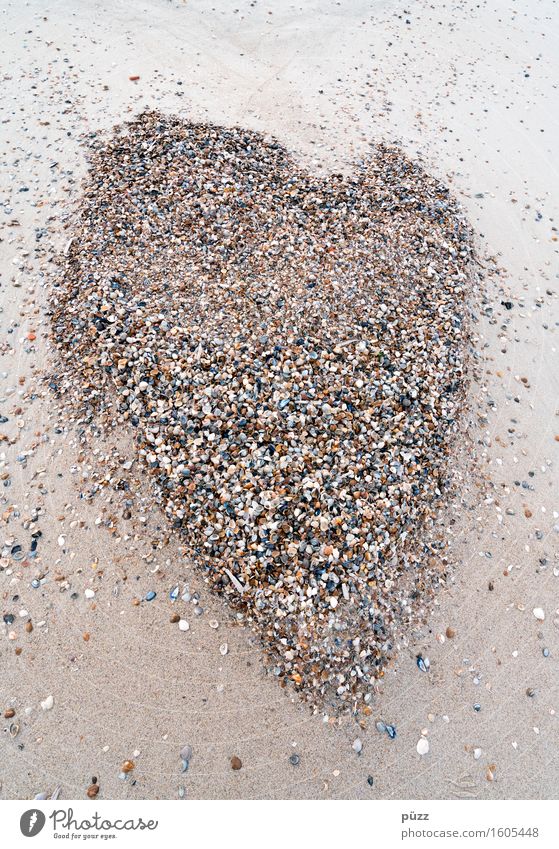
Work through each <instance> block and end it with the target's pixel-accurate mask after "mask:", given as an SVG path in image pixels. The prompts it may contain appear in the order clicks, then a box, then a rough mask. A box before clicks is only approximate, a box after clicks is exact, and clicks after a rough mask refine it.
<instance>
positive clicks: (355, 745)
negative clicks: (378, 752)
mask: <svg viewBox="0 0 559 849" xmlns="http://www.w3.org/2000/svg"><path fill="white" fill-rule="evenodd" d="M351 748H352V749H353V751H354V752H355V753H356V754H358V755H359V754H361V752H362V750H363V743H362V742H361V740H360V739H359V737H358V738H357V739H356V740H354V741H353V745H352V747H351Z"/></svg>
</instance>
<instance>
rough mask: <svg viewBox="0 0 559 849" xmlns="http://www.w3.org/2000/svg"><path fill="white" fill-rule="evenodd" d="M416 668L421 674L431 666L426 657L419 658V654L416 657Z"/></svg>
mask: <svg viewBox="0 0 559 849" xmlns="http://www.w3.org/2000/svg"><path fill="white" fill-rule="evenodd" d="M416 660H417V666H418V668H419V669H420V670H421V671H422V672H428V671H429V667H430V666H431V664H430V662H429V658H428V657H421V655H420V654H418V655H417V658H416Z"/></svg>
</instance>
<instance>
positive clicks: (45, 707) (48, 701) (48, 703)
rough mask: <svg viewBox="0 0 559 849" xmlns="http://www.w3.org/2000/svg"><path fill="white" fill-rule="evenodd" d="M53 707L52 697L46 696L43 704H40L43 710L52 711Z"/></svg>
mask: <svg viewBox="0 0 559 849" xmlns="http://www.w3.org/2000/svg"><path fill="white" fill-rule="evenodd" d="M53 705H54V697H53V696H47V697H46V699H45V700H44V701H43V702H41V707H42V708H43V710H52V707H53Z"/></svg>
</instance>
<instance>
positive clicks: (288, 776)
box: [0, 0, 559, 799]
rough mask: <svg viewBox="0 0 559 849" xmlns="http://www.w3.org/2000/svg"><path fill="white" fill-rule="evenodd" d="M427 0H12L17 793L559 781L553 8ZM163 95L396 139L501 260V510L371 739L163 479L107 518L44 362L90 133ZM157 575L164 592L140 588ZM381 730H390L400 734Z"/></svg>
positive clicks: (491, 365) (545, 0)
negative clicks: (185, 627)
mask: <svg viewBox="0 0 559 849" xmlns="http://www.w3.org/2000/svg"><path fill="white" fill-rule="evenodd" d="M409 5H410V7H411V8H409V9H408V6H407V5H404V4H399V3H393V2H384V3H379V4H374V6H373V7H372V5H371V4H370V3H366V2H360V0H359V2H352V3H351V4H350V8H346V7H345V5H344V6H342V4H339V3H334V2H330V0H327V2H321V3H314V2H312V3H308V4H305V5H304V8H302V9H301V8H299V7H293V6H291V5H290V4H288V3H284V2H276V3H274V4H271V3H270V4H268V5H266V4H263V3H261V2H259V3H257V4H251V3H243V4H239V5H238V7H236V8H235V6H234V4H215V5H214V6H212V4H209V3H207V2H205V0H204V2H188V3H178V2H177V3H174V2H164V0H152V2H143V3H142V4H140V5H135V6H134V8H133V9H132V8H131V4H126V3H123V2H112V3H91V2H86V1H85V0H75V2H73V3H72V4H70V3H68V2H67V0H59V2H56V0H53V2H50V3H48V4H45V3H44V2H40V0H31V2H29V3H27V4H26V5H24V6H21V5H20V4H17V3H15V2H10V3H8V4H7V5H6V7H5V9H4V12H3V14H2V15H1V17H0V20H1V22H2V30H3V32H4V35H3V37H2V59H3V110H2V124H1V126H0V133H1V141H2V151H3V153H2V168H1V171H0V180H1V187H2V195H3V209H2V218H1V221H0V224H1V227H2V230H1V233H0V237H1V239H2V241H1V242H0V263H1V271H2V276H1V286H2V288H1V290H0V291H1V297H2V307H3V312H2V313H1V314H0V346H1V347H0V359H1V362H0V374H1V378H2V382H1V384H0V401H1V406H0V415H5V416H6V417H8V422H7V423H5V424H3V425H2V428H1V431H2V433H3V434H5V435H6V436H7V437H8V439H7V440H6V441H3V442H2V443H1V444H0V461H1V462H2V463H3V466H2V468H1V469H0V472H1V474H2V481H3V484H4V488H3V492H2V495H3V501H2V504H1V505H0V506H1V510H0V513H1V514H2V516H3V521H4V522H5V524H4V527H3V540H2V542H5V541H7V540H11V539H12V538H13V540H14V542H18V543H21V544H22V545H23V547H24V548H27V547H28V546H29V542H30V539H31V534H32V533H33V532H34V531H36V530H40V531H41V532H42V536H41V537H40V539H39V540H38V546H37V554H38V556H37V559H35V560H33V559H31V560H30V561H29V564H28V565H22V564H23V563H24V562H26V561H17V560H13V559H12V558H5V560H3V561H2V562H3V563H4V564H5V567H4V568H3V570H2V571H1V572H0V591H1V593H2V607H3V611H2V613H3V615H8V617H9V616H10V615H13V616H14V621H13V622H10V621H9V619H8V621H7V622H6V621H3V622H0V645H1V655H0V656H1V677H0V707H1V708H2V712H4V711H6V710H7V711H8V712H11V710H13V711H14V714H15V716H14V717H10V718H7V719H5V720H4V726H5V729H6V733H5V734H2V736H0V746H1V749H0V752H1V755H0V760H1V767H0V782H1V795H2V797H3V798H33V797H34V796H35V795H36V794H38V793H48V794H50V793H52V792H53V791H54V789H55V788H56V787H57V786H60V788H61V790H60V793H61V797H62V798H65V799H69V798H83V797H84V796H85V794H86V789H87V787H88V785H90V784H91V782H92V778H93V777H96V778H97V780H98V782H97V783H98V784H99V786H100V794H99V797H100V798H132V799H142V798H171V799H173V798H179V797H180V796H182V795H184V796H186V797H187V798H295V799H297V798H352V799H353V798H376V799H379V798H416V799H419V798H482V799H493V798H556V797H557V793H558V791H559V753H558V752H559V750H558V747H557V741H558V735H559V731H558V726H557V723H558V717H557V714H556V711H557V710H559V697H558V684H557V681H558V667H557V664H558V663H559V618H558V617H559V535H558V533H557V531H558V530H559V516H558V511H559V502H558V500H557V492H558V491H559V479H558V478H559V474H558V471H557V463H558V454H559V441H558V440H557V439H556V437H557V436H558V435H559V419H558V418H557V412H558V409H559V370H558V368H557V363H558V354H557V327H558V324H557V322H558V321H559V308H558V293H559V286H558V282H557V271H556V258H557V244H558V243H557V241H556V239H557V233H556V231H555V229H554V227H555V226H556V225H555V223H554V222H556V221H557V212H556V210H555V208H554V206H553V203H554V199H555V202H556V198H557V196H558V193H557V189H558V188H559V186H558V182H559V180H558V175H557V168H556V165H555V161H554V156H553V151H555V150H556V149H557V143H558V141H559V139H558V125H557V121H556V120H554V116H553V106H554V101H555V96H554V95H555V89H554V80H556V79H557V62H556V60H555V61H554V60H553V55H557V44H556V42H557V39H556V38H554V36H553V32H554V28H555V29H556V27H557V13H556V9H555V5H554V3H553V2H551V0H542V2H539V3H536V4H533V6H532V7H531V9H530V11H529V12H528V11H520V10H518V9H516V5H515V4H514V3H513V2H511V0H493V2H492V3H491V4H485V3H481V4H475V3H473V2H469V0H468V2H462V3H459V4H455V5H453V6H450V5H445V4H443V3H439V2H435V3H433V4H428V3H424V2H422V0H419V2H416V3H414V4H409ZM405 9H408V11H405ZM131 76H139V79H137V80H130V79H129V78H130V77H131ZM145 107H148V108H157V109H160V110H162V111H167V112H173V113H177V114H179V115H181V117H185V118H188V119H191V120H210V121H214V122H216V123H221V124H226V125H231V124H237V125H242V126H246V127H249V128H251V129H255V130H258V131H260V132H264V133H271V134H273V135H274V136H276V137H277V138H278V139H279V140H280V141H281V142H282V143H283V144H284V145H285V146H286V147H287V148H288V149H289V150H291V151H293V153H294V155H296V156H298V157H300V158H301V160H302V161H303V162H304V163H305V165H306V167H307V168H309V169H314V170H316V171H317V172H321V173H328V172H330V171H332V170H334V171H336V170H344V171H349V170H350V169H351V165H352V163H353V162H355V161H357V160H359V159H360V157H363V156H366V155H367V152H368V151H369V149H370V144H371V142H374V141H378V140H381V139H384V140H387V141H397V142H399V143H401V144H402V146H403V147H404V149H405V150H406V151H407V152H408V153H409V154H411V155H412V156H418V155H420V156H422V157H423V159H424V161H425V163H426V165H427V167H428V169H429V170H430V171H431V172H432V173H433V174H435V175H436V176H438V177H441V178H442V179H443V180H445V181H446V182H447V183H449V184H450V185H451V187H452V189H453V191H454V192H455V194H456V196H457V197H458V198H459V200H460V201H461V203H462V204H463V206H464V208H465V209H466V211H467V214H468V215H469V218H470V221H471V222H472V224H473V226H474V228H475V231H476V237H477V242H478V248H479V251H480V256H481V257H482V258H483V257H485V256H492V257H495V258H496V260H497V263H498V265H499V266H500V267H501V268H502V269H503V272H502V273H501V275H500V276H499V277H498V278H496V277H495V276H493V275H488V276H487V279H486V281H485V285H486V303H484V304H483V305H482V308H481V311H480V321H479V323H478V324H477V325H476V327H475V330H476V336H477V350H478V352H479V354H480V360H479V369H478V371H479V374H478V378H477V379H476V381H475V382H474V384H473V386H472V399H471V409H472V419H473V424H472V427H471V437H472V439H473V442H474V444H475V445H476V446H477V451H478V454H479V459H478V462H479V466H480V468H481V470H482V472H483V473H484V474H486V475H487V476H488V478H489V481H490V487H489V489H488V490H487V492H486V494H485V496H484V498H483V500H481V501H480V489H479V488H478V487H477V486H476V485H475V484H474V483H472V484H471V485H469V486H466V485H465V488H464V496H463V497H464V501H465V503H466V505H470V509H467V508H465V509H463V510H462V511H461V513H460V515H459V516H458V518H457V519H456V521H455V522H454V524H453V525H449V529H448V532H449V535H451V536H452V539H453V543H452V547H453V551H454V553H455V558H456V570H455V577H454V581H453V582H452V583H451V584H450V586H449V587H448V589H447V590H445V591H443V592H441V593H440V594H439V597H438V599H437V606H436V608H435V611H434V613H433V615H432V618H431V620H430V626H429V628H428V629H425V632H424V633H422V634H418V635H413V636H412V638H411V639H410V642H409V644H408V645H403V646H401V649H400V653H399V659H398V661H397V663H396V665H395V666H394V667H393V668H392V669H391V670H390V671H389V672H388V674H387V676H386V678H385V679H384V680H383V682H382V683H381V684H380V686H379V693H378V695H377V698H376V702H375V705H374V710H373V715H372V717H371V721H370V723H369V726H368V727H367V728H366V729H362V728H359V727H358V726H356V724H355V722H354V721H352V720H350V719H347V720H344V721H342V722H341V723H340V724H339V725H338V724H329V723H325V722H324V721H323V719H322V717H321V716H318V715H317V716H313V715H311V714H310V712H309V710H308V708H306V707H305V706H303V705H302V704H301V703H300V702H299V701H298V699H297V697H296V696H294V695H293V694H292V693H290V692H287V691H282V690H281V689H280V688H279V687H278V686H277V684H276V682H275V681H274V680H272V679H271V678H269V677H267V676H266V674H265V672H264V669H263V666H262V660H261V654H260V650H259V648H258V644H257V641H256V639H255V638H254V636H253V635H251V634H250V633H249V632H247V631H245V630H243V629H242V628H239V627H235V626H233V625H232V624H231V622H230V619H229V616H228V612H227V610H226V608H225V606H224V605H223V603H222V602H221V601H219V600H218V599H216V598H215V597H212V596H211V595H210V594H208V592H207V590H206V589H205V587H204V583H203V580H202V578H201V577H200V576H199V575H197V574H196V573H195V572H194V571H193V570H192V569H191V567H190V566H189V565H188V564H187V563H186V562H185V560H184V558H183V557H181V552H180V546H179V545H178V543H177V541H176V540H173V539H171V540H167V538H168V532H167V529H166V527H165V523H164V521H163V517H162V516H159V515H157V514H156V513H154V512H153V511H150V510H149V509H148V507H147V505H148V504H149V500H148V498H147V492H145V491H143V495H142V490H141V486H142V485H141V484H139V487H140V494H139V495H138V498H137V508H138V509H137V510H136V511H135V513H134V516H135V518H134V520H133V522H132V523H131V525H132V527H131V529H129V530H128V533H129V535H130V538H129V539H125V538H124V537H123V536H121V535H119V532H118V531H117V530H116V526H115V528H114V529H113V531H112V530H111V528H110V527H107V525H108V524H109V523H110V518H109V517H110V515H111V508H112V504H111V502H110V501H109V500H108V499H109V498H110V497H111V496H110V490H109V489H107V493H106V495H104V494H103V495H100V496H97V497H96V498H95V499H93V500H91V501H89V500H88V499H87V498H83V497H82V498H80V492H81V493H82V494H84V493H86V492H87V487H88V476H87V475H88V469H87V458H85V459H84V458H83V457H81V456H80V453H79V445H78V444H77V439H76V434H75V430H71V431H69V432H67V431H65V430H64V421H63V419H62V417H61V412H60V411H59V410H58V408H57V407H56V405H55V403H54V400H53V398H52V395H51V394H50V393H49V390H48V387H46V386H45V385H44V382H43V381H42V379H41V376H42V373H43V371H45V370H46V371H47V372H48V369H47V363H48V360H47V358H48V356H49V343H48V318H47V317H46V315H45V304H46V276H45V271H46V269H47V268H48V267H49V265H50V259H51V257H52V255H53V254H54V252H55V250H60V249H62V248H63V247H64V244H65V241H66V239H67V235H66V233H65V230H64V223H65V221H66V220H67V219H68V215H69V211H70V209H71V202H72V199H73V198H77V197H78V194H79V185H80V183H79V181H80V178H81V177H82V176H83V174H84V173H85V167H86V163H85V156H84V149H83V147H82V146H81V145H80V138H81V137H82V136H83V134H87V133H90V132H97V131H99V130H100V129H109V128H110V127H111V126H112V125H113V124H114V123H116V122H120V121H122V120H126V119H128V118H130V117H132V116H133V115H134V114H136V113H137V112H139V111H140V110H141V109H143V108H145ZM15 222H17V223H15ZM487 265H488V268H489V269H490V268H491V267H492V263H490V262H488V263H487ZM509 307H510V308H509ZM50 362H51V363H52V358H51V361H50ZM99 448H100V451H101V452H102V451H103V444H102V443H100V446H99ZM122 450H127V444H126V440H125V437H124V435H123V445H122ZM131 475H132V477H134V476H135V472H134V470H132V472H131ZM142 497H144V498H145V502H144V504H145V505H146V510H145V514H144V515H143V516H140V518H142V519H145V521H140V519H139V518H138V515H139V513H140V514H141V504H142V502H141V498H142ZM38 507H42V510H43V513H42V515H41V516H40V517H39V520H38V521H37V522H36V523H35V524H33V523H32V517H33V512H34V510H35V509H37V508H38ZM30 523H32V524H31V526H30ZM13 544H14V543H11V545H13ZM42 572H45V573H48V580H47V582H46V583H45V584H44V585H43V586H42V587H41V588H38V589H34V588H33V587H32V585H31V580H32V579H33V578H36V577H37V576H38V575H40V574H41V573H42ZM177 583H179V584H180V586H181V588H182V587H184V585H185V584H188V586H189V588H190V591H191V592H198V593H199V594H200V606H201V607H202V608H204V615H203V616H200V617H195V616H193V615H190V614H189V617H188V618H189V622H190V626H191V627H190V630H189V631H188V632H181V631H179V630H178V629H177V628H176V626H171V625H170V623H169V617H170V615H171V614H172V613H173V612H174V608H173V607H172V603H171V602H170V601H169V599H168V590H169V589H170V588H171V587H173V586H174V585H175V584H177ZM490 586H491V587H492V589H490ZM151 589H153V590H155V591H157V593H158V595H157V598H156V599H155V600H154V601H153V602H151V603H147V604H146V603H142V604H141V605H137V606H136V605H134V603H133V599H134V598H139V597H144V596H145V594H146V593H147V592H148V591H149V590H151ZM86 590H88V591H89V590H92V591H93V592H94V593H95V595H94V596H91V593H90V592H88V593H87V595H86V594H85V591H86ZM73 594H77V595H76V597H74V598H73V597H72V596H73ZM88 596H90V597H88ZM534 609H536V610H537V611H538V615H539V610H540V609H541V610H542V611H543V613H544V615H545V619H544V620H543V621H541V620H539V619H538V618H536V616H535V615H534V612H533V611H534ZM214 619H215V620H217V621H218V622H219V628H218V629H217V630H214V629H213V628H210V627H209V625H208V623H209V621H210V620H214ZM28 620H31V622H32V624H33V630H32V631H31V632H29V631H28V630H26V628H25V623H27V622H28ZM447 628H450V629H452V630H451V631H450V632H449V633H450V634H453V636H451V637H450V638H448V637H444V640H442V639H441V636H444V635H445V634H446V632H447ZM224 642H227V643H228V646H229V651H228V654H227V655H226V656H225V657H224V656H222V655H221V654H220V651H219V646H220V644H222V643H224ZM19 650H21V651H19ZM544 650H546V651H545V653H544ZM418 653H421V654H422V655H423V656H424V657H425V656H428V657H429V659H430V662H431V666H430V671H429V673H428V674H425V673H422V672H420V671H419V670H418V668H417V665H416V655H417V654H418ZM528 691H530V692H532V691H533V695H527V692H528ZM49 696H52V697H53V705H52V708H50V709H46V710H45V709H43V708H42V707H41V702H45V700H46V699H47V697H49ZM474 705H476V706H479V710H476V709H475V708H474ZM45 707H47V708H48V707H49V703H48V702H46V703H45ZM378 720H383V721H385V722H390V723H392V724H394V725H395V726H396V728H397V732H398V735H397V737H396V739H395V740H391V739H389V738H388V736H387V735H385V734H379V733H378V731H377V730H376V729H375V722H376V721H378ZM14 723H17V725H19V732H18V734H17V736H15V737H11V736H10V734H9V731H8V728H9V727H10V726H11V725H13V724H14ZM426 731H427V732H428V733H427V737H428V740H429V753H428V754H426V755H420V754H418V751H417V749H416V744H417V742H418V740H419V739H420V737H421V735H422V732H426ZM356 737H359V738H360V740H361V741H362V744H363V748H362V751H361V753H360V754H357V753H356V752H355V751H354V750H353V748H352V744H353V742H354V740H355V739H356ZM185 744H189V745H191V746H192V749H193V755H192V758H191V762H190V766H189V769H188V772H186V773H181V761H180V755H179V753H180V750H181V748H182V747H183V746H184V745H185ZM294 754H296V755H298V757H299V762H298V763H297V764H295V765H294V764H293V763H291V762H290V760H289V759H290V756H292V755H294ZM233 756H236V757H238V758H240V760H241V762H242V768H241V769H238V770H232V768H231V763H230V760H231V757H233ZM127 759H131V760H132V761H133V762H134V764H135V767H134V769H133V770H132V772H131V773H128V774H127V778H126V780H123V779H122V778H119V773H120V772H121V765H122V763H123V762H124V761H126V760H127ZM369 776H371V777H372V779H373V783H372V786H371V784H370V782H368V780H367V779H368V777H369ZM181 788H183V789H181Z"/></svg>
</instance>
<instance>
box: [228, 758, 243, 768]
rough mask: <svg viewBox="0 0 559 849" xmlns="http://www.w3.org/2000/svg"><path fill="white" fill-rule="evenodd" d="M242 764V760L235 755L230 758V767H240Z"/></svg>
mask: <svg viewBox="0 0 559 849" xmlns="http://www.w3.org/2000/svg"><path fill="white" fill-rule="evenodd" d="M242 765H243V762H242V761H241V759H240V758H238V757H237V756H236V755H233V757H232V758H231V769H240V768H241V767H242Z"/></svg>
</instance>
